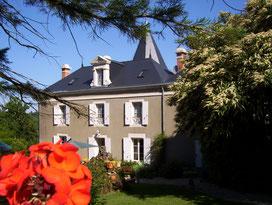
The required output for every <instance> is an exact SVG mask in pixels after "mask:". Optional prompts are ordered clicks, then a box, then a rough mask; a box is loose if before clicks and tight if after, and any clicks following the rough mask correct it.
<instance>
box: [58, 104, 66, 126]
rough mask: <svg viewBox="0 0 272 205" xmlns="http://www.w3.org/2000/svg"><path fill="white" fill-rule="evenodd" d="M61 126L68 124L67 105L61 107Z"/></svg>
mask: <svg viewBox="0 0 272 205" xmlns="http://www.w3.org/2000/svg"><path fill="white" fill-rule="evenodd" d="M59 108H60V116H59V117H60V124H63V125H64V124H66V105H60V106H59Z"/></svg>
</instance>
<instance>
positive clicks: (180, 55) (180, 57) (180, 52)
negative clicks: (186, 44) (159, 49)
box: [176, 47, 188, 72]
mask: <svg viewBox="0 0 272 205" xmlns="http://www.w3.org/2000/svg"><path fill="white" fill-rule="evenodd" d="M176 54H177V65H176V72H180V71H181V70H183V69H184V68H185V61H186V57H187V54H188V52H187V51H186V50H185V49H184V48H181V47H179V48H177V50H176Z"/></svg>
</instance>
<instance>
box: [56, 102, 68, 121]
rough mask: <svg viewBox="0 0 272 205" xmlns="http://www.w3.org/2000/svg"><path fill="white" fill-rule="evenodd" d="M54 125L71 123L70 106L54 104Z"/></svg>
mask: <svg viewBox="0 0 272 205" xmlns="http://www.w3.org/2000/svg"><path fill="white" fill-rule="evenodd" d="M53 113H54V119H53V121H54V125H69V124H70V108H69V107H68V106H67V105H54V110H53Z"/></svg>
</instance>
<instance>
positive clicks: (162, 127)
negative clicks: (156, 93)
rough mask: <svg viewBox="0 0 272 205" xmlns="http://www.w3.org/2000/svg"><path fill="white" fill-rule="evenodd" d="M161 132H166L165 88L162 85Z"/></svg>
mask: <svg viewBox="0 0 272 205" xmlns="http://www.w3.org/2000/svg"><path fill="white" fill-rule="evenodd" d="M161 93H162V94H161V133H164V132H165V130H164V88H163V86H161Z"/></svg>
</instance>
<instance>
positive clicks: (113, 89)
mask: <svg viewBox="0 0 272 205" xmlns="http://www.w3.org/2000/svg"><path fill="white" fill-rule="evenodd" d="M171 84H172V82H170V83H159V84H153V85H141V86H127V87H107V88H105V87H103V88H95V89H88V90H74V91H58V92H53V93H54V94H55V95H57V96H59V97H64V96H75V95H77V96H78V95H88V94H105V93H113V92H127V91H146V90H151V89H158V88H161V87H168V86H169V85H171Z"/></svg>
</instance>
